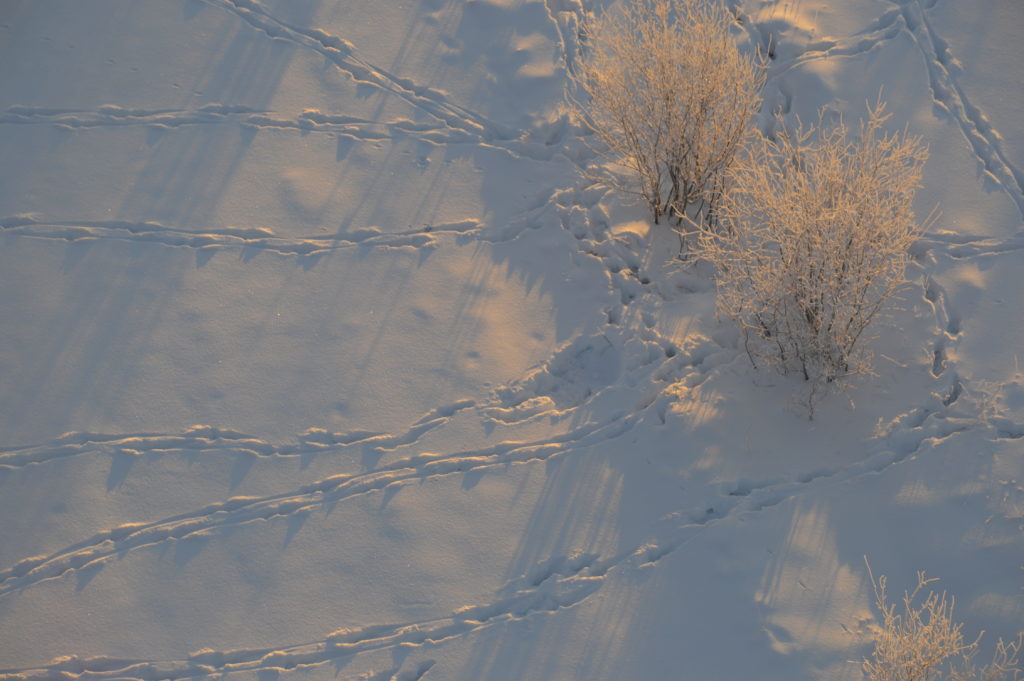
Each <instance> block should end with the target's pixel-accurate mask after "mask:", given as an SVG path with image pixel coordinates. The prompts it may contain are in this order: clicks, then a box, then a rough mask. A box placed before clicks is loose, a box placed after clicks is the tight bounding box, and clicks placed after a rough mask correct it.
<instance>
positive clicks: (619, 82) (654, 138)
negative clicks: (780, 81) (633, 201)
mask: <svg viewBox="0 0 1024 681" xmlns="http://www.w3.org/2000/svg"><path fill="white" fill-rule="evenodd" d="M733 21H734V19H733V16H732V15H731V14H730V13H729V12H728V11H727V10H726V9H725V8H724V7H722V6H721V5H720V4H717V3H716V2H713V1H712V0H634V1H633V2H631V3H629V4H628V5H627V6H626V7H625V8H624V9H622V10H619V11H617V12H606V13H604V14H602V15H600V16H599V17H598V18H597V19H596V20H593V21H591V22H590V23H589V25H587V26H586V27H585V29H584V37H585V39H586V44H587V50H586V52H585V53H584V55H583V57H582V59H581V60H580V62H579V66H580V69H579V74H578V84H579V86H580V88H581V90H582V92H583V94H584V95H585V97H583V98H582V100H576V102H575V104H576V112H577V115H578V117H579V118H580V119H581V120H582V121H583V123H584V125H586V126H587V127H588V128H589V129H590V130H592V131H593V132H594V133H595V135H596V137H597V140H598V145H597V147H596V148H597V149H598V151H599V153H600V154H601V155H602V156H603V158H605V159H606V161H609V162H610V165H611V167H606V168H605V169H604V171H603V172H602V174H601V175H600V178H601V179H603V180H604V181H606V182H608V183H609V184H611V185H612V186H614V187H616V188H617V189H619V190H621V191H624V192H628V193H630V194H634V195H638V196H640V197H641V198H642V200H643V201H644V202H645V203H646V204H647V205H648V206H649V207H650V210H651V213H652V214H653V216H654V222H655V223H658V221H659V219H660V218H661V216H662V215H664V214H666V213H668V214H673V213H675V214H679V215H682V214H685V213H686V211H688V210H689V211H690V216H691V217H694V218H697V219H698V220H702V219H704V218H706V217H707V216H708V214H709V212H710V211H711V209H712V206H713V204H714V201H715V199H716V197H717V195H718V192H719V191H720V189H721V181H722V177H723V173H724V171H725V170H726V168H728V167H729V164H730V163H731V162H732V159H733V157H734V156H735V154H736V151H737V149H738V148H739V146H740V143H741V142H742V140H743V139H744V138H745V137H746V136H747V134H748V132H749V130H750V129H751V118H752V116H753V114H754V113H756V112H757V110H758V109H759V108H760V105H761V95H760V91H761V88H762V86H763V84H764V69H763V68H762V67H761V66H760V65H759V64H757V63H756V62H755V61H754V60H753V59H751V58H749V57H745V56H744V55H742V54H741V53H740V51H739V48H738V46H737V44H736V41H735V40H734V39H733V37H732V35H731V34H730V27H731V26H732V24H733ZM623 169H625V170H626V171H627V173H626V178H625V179H623V177H622V172H621V171H622V170H623Z"/></svg>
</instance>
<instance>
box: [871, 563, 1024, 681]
mask: <svg viewBox="0 0 1024 681" xmlns="http://www.w3.org/2000/svg"><path fill="white" fill-rule="evenodd" d="M934 581H935V580H934V579H926V578H925V575H924V573H923V572H919V573H918V574H917V587H916V588H915V589H914V590H913V591H911V592H909V593H907V592H904V594H903V599H902V601H901V605H902V609H901V610H899V611H898V610H897V606H896V604H895V603H889V602H888V598H887V595H886V580H885V577H884V576H883V577H880V578H879V579H878V581H877V582H876V581H875V580H874V577H872V579H871V583H872V586H874V589H875V606H876V608H877V609H878V612H879V614H880V615H881V619H882V621H881V630H880V631H879V633H878V635H877V636H876V639H875V649H874V651H873V652H872V654H871V659H865V660H864V662H863V664H862V669H863V671H864V674H865V675H866V676H867V677H868V678H869V679H871V681H932V680H933V679H936V680H937V679H943V680H948V681H1017V680H1018V679H1020V674H1021V670H1020V669H1019V668H1018V667H1017V664H1018V659H1019V654H1020V650H1021V644H1022V642H1024V634H1022V636H1021V637H1019V638H1018V639H1017V640H1016V641H1013V642H1011V643H1005V642H1004V641H1003V640H1001V639H1000V640H999V642H998V643H997V644H996V650H995V654H994V655H993V658H992V662H991V663H989V664H987V665H984V666H982V667H977V666H975V665H974V664H973V658H974V657H975V655H976V654H977V652H978V642H979V640H980V639H981V636H980V635H979V636H978V638H977V639H975V640H974V641H972V642H970V643H967V642H966V641H965V639H964V636H963V633H962V628H963V625H962V624H959V623H955V622H954V621H953V605H954V602H953V599H952V598H950V597H948V596H947V594H946V592H945V591H943V592H942V593H936V592H934V591H929V592H928V593H927V594H926V595H923V597H921V598H920V600H919V596H922V593H921V592H922V590H923V589H924V588H925V587H926V586H927V585H928V584H930V583H931V582H934Z"/></svg>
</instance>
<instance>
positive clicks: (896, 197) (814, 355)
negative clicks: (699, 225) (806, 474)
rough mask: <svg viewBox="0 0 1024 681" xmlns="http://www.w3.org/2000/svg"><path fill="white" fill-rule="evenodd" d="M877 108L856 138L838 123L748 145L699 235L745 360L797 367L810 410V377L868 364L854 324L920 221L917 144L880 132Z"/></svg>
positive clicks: (861, 332)
mask: <svg viewBox="0 0 1024 681" xmlns="http://www.w3.org/2000/svg"><path fill="white" fill-rule="evenodd" d="M886 118H887V116H886V115H885V114H884V105H883V104H881V103H879V104H878V105H876V106H875V107H874V108H871V109H869V116H868V118H867V120H866V122H864V123H862V124H861V126H860V134H859V136H858V138H857V139H851V138H850V136H849V134H848V131H847V128H846V126H845V125H844V124H843V123H842V122H839V123H837V124H835V125H833V126H831V127H827V128H820V129H818V130H815V129H813V128H812V129H808V130H797V131H796V132H781V133H779V134H777V136H776V138H775V139H768V138H761V139H760V140H758V141H756V142H755V143H753V144H751V145H750V147H749V148H748V149H747V151H746V153H745V154H744V155H743V158H741V159H739V160H738V161H737V163H736V164H735V165H734V166H733V167H732V169H731V170H730V171H729V173H728V176H727V181H728V188H727V191H726V192H725V194H724V196H723V197H722V199H721V201H720V203H719V207H718V214H719V218H720V225H719V228H718V229H717V230H715V231H710V230H705V231H704V232H702V234H701V236H700V238H699V250H700V253H701V255H703V256H704V257H705V258H707V259H708V260H710V261H711V262H712V263H713V264H714V265H715V268H716V273H717V284H718V309H719V311H720V312H721V313H724V314H725V315H727V316H729V317H731V318H733V319H735V320H736V321H738V322H739V324H740V325H741V327H742V329H743V332H744V338H745V341H746V347H747V351H748V354H749V355H750V358H751V361H752V362H753V363H754V364H755V366H756V365H757V360H758V359H762V360H763V361H765V362H766V363H768V364H770V365H773V366H775V367H776V368H778V369H780V370H781V371H783V372H788V371H793V370H795V371H799V372H801V373H802V375H803V377H804V378H805V379H806V380H808V381H812V382H813V383H812V390H811V395H812V397H811V407H812V409H813V395H814V393H815V391H816V390H818V389H819V388H820V387H822V386H824V385H826V384H829V383H832V382H834V381H836V380H838V379H841V378H843V377H845V376H848V375H851V374H856V373H860V372H864V371H868V370H870V357H869V355H868V354H867V353H866V352H864V350H863V345H864V339H865V332H866V331H867V329H868V326H869V325H870V324H871V322H872V321H873V320H874V319H875V318H876V316H877V315H878V314H879V313H880V312H882V311H883V310H884V309H885V308H886V304H887V302H888V301H889V300H890V298H891V297H892V295H893V293H894V292H895V291H896V290H897V288H898V287H899V286H900V285H902V284H903V283H904V282H905V280H904V278H903V273H904V267H905V265H906V263H907V259H908V255H907V249H908V247H909V246H910V245H911V244H912V243H913V242H914V240H915V239H917V237H918V235H919V234H920V232H921V228H920V227H919V226H918V224H917V222H916V221H915V219H914V212H913V199H914V192H915V190H916V189H917V188H918V186H919V182H920V178H921V171H922V166H923V164H924V162H925V159H926V158H927V150H926V148H925V147H924V146H923V145H922V144H921V142H920V140H919V139H917V138H913V137H908V136H907V135H906V134H903V135H900V134H886V133H884V132H883V131H882V123H883V122H884V121H885V120H886ZM815 133H816V134H817V139H816V140H814V141H811V140H812V137H813V136H814V135H815Z"/></svg>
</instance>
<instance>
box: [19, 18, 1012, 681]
mask: <svg viewBox="0 0 1024 681" xmlns="http://www.w3.org/2000/svg"><path fill="white" fill-rule="evenodd" d="M605 4H607V3H605V2H603V0H595V1H594V2H591V1H589V0H584V1H583V3H582V4H581V3H580V0H543V1H539V0H259V1H258V2H257V1H254V0H202V1H200V0H147V1H143V0H92V1H90V2H79V1H77V0H66V1H57V0H52V1H47V2H37V1H35V0H21V1H17V0H5V1H4V2H3V3H0V63H2V64H3V65H4V66H3V68H2V69H0V150H2V158H3V166H2V169H0V291H2V293H0V521H2V522H0V679H4V680H5V681H14V680H15V679H40V680H44V679H45V680H47V681H51V680H52V681H57V680H61V681H106V680H108V679H110V680H112V679H142V680H145V681H156V680H157V679H171V680H178V679H186V678H187V679H200V680H202V679H213V678H221V677H229V678H231V679H256V680H257V681H276V680H277V679H281V681H307V680H308V681H313V680H315V679H323V680H324V681H327V680H335V681H355V680H356V679H360V680H363V681H389V680H394V681H413V680H415V679H421V678H422V679H428V680H436V681H442V680H444V681H448V680H451V681H479V680H488V681H504V680H509V681H511V680H513V679H515V680H520V679H531V680H536V681H561V680H580V681H583V680H586V681H596V680H608V681H631V680H637V681H641V680H648V679H652V680H653V679H700V680H717V679H721V680H723V681H730V680H736V679H754V678H756V679H762V680H764V681H768V680H774V679H778V680H780V681H781V680H783V679H786V680H790V681H791V680H794V679H835V680H838V679H860V678H861V671H860V667H859V660H860V659H861V658H862V657H863V656H864V655H866V654H868V653H869V652H870V649H871V647H870V643H871V635H872V628H873V627H874V626H875V625H876V623H877V622H876V619H875V616H874V614H873V611H872V607H871V602H872V593H871V585H870V582H869V580H868V576H867V571H866V568H865V558H867V560H868V561H870V564H871V566H872V569H873V570H874V572H875V574H876V575H877V574H885V575H888V576H889V579H890V585H891V587H892V588H893V590H894V591H897V592H898V591H901V590H902V589H903V588H907V587H912V586H913V585H914V581H915V571H917V570H927V572H928V573H929V574H930V575H932V576H937V577H941V579H942V581H941V582H940V585H939V586H941V587H944V588H946V589H948V590H949V591H950V592H951V593H953V594H955V596H956V598H957V609H956V615H957V619H958V620H960V621H963V622H964V623H965V633H966V634H968V635H969V636H973V635H976V634H977V633H978V632H980V631H981V630H983V629H984V630H986V631H987V633H986V636H985V639H983V649H984V650H986V651H987V650H988V649H989V647H990V644H991V643H993V642H994V640H995V639H996V638H998V637H1003V638H1006V639H1009V638H1013V637H1015V636H1016V635H1017V633H1018V632H1019V631H1021V630H1022V629H1024V571H1022V569H1024V368H1022V366H1021V362H1022V361H1024V342H1022V340H1021V339H1022V338H1024V191H1022V187H1024V118H1022V117H1021V115H1020V112H1021V110H1024V68H1022V67H1021V64H1024V42H1021V36H1024V6H1022V5H1021V3H1020V0H972V1H971V2H965V1H962V0H960V1H958V0H896V1H893V2H890V1H888V0H744V2H743V3H742V5H740V4H739V3H734V4H735V5H736V6H737V7H738V8H741V9H742V11H743V14H744V16H745V18H746V21H745V23H744V28H743V29H737V35H738V36H739V38H740V39H741V40H742V41H743V42H744V43H745V45H746V46H747V47H748V48H754V47H758V46H764V45H767V44H768V42H769V41H771V44H772V45H773V46H774V48H773V52H774V55H775V59H774V61H773V62H772V63H771V65H770V71H769V74H770V77H769V81H768V85H767V88H766V91H765V102H766V103H765V112H764V114H765V115H764V116H762V119H761V123H762V124H768V120H769V116H768V114H770V113H772V112H777V113H780V114H782V115H783V116H784V117H785V119H786V120H787V121H789V122H795V120H796V117H797V116H799V117H800V118H802V119H803V120H814V119H815V118H816V117H817V115H818V111H819V109H820V108H822V107H825V108H826V109H827V110H828V111H834V112H838V113H842V114H843V115H844V116H846V118H847V119H848V120H851V121H855V120H856V119H857V118H859V117H860V116H861V115H863V113H864V111H865V110H866V109H865V107H866V104H867V102H869V101H874V100H875V99H876V98H877V96H878V93H879V90H880V89H881V91H882V93H883V97H884V98H885V99H886V100H887V101H888V102H889V110H890V111H891V112H892V113H893V118H892V119H891V121H890V123H891V125H892V126H893V128H894V129H895V128H903V127H904V126H907V127H908V128H909V130H910V131H911V132H912V133H916V134H920V135H922V136H923V137H924V138H925V140H926V142H927V143H928V144H929V146H930V150H931V157H930V160H929V162H928V164H927V166H926V171H925V178H924V183H925V186H924V188H923V189H922V190H921V191H920V192H919V195H918V202H917V210H918V214H919V215H920V216H921V217H924V216H925V215H926V214H927V213H928V212H929V211H930V210H931V209H932V208H933V207H935V206H936V205H938V206H939V209H940V210H941V216H940V218H939V219H938V221H937V222H936V223H935V224H934V226H933V227H932V229H931V231H930V233H929V234H927V235H926V236H925V237H924V238H923V239H922V240H921V241H920V243H919V244H918V246H917V247H916V248H915V251H914V255H915V262H914V264H913V266H912V269H911V271H909V272H908V276H909V279H910V280H911V284H910V285H909V286H907V287H906V288H905V289H904V290H903V292H902V294H901V297H900V306H899V309H898V310H897V311H896V312H895V313H893V314H892V315H890V316H888V317H887V318H886V319H884V320H883V321H882V323H880V324H879V325H878V326H877V328H876V331H877V338H876V339H875V340H874V341H873V344H872V350H873V351H874V353H875V356H876V358H877V366H876V368H877V375H876V376H871V377H865V378H862V379H859V380H858V381H856V382H855V383H854V385H853V386H852V388H851V389H850V390H849V391H848V392H846V393H844V394H841V395H834V396H831V397H829V398H827V399H825V400H824V401H823V402H822V403H821V404H820V405H819V406H818V411H817V414H816V418H815V420H813V421H808V420H807V418H806V415H805V413H804V412H803V411H802V409H801V407H800V406H799V404H798V402H799V398H800V394H801V390H802V386H801V385H800V381H798V380H795V379H791V378H789V377H781V376H777V375H775V374H771V373H764V372H761V373H759V372H757V371H755V370H753V368H752V367H751V366H750V363H749V362H748V360H747V357H746V355H745V353H744V352H743V350H742V347H741V344H738V343H737V341H738V336H737V332H736V331H735V329H734V328H732V326H731V325H730V324H728V323H725V322H720V321H718V320H717V319H716V317H715V314H714V291H713V284H712V283H711V280H710V279H709V278H708V277H707V273H706V272H703V271H702V270H701V268H700V267H694V266H693V265H692V264H688V263H684V262H681V261H679V260H677V259H676V255H677V252H678V246H679V244H678V240H677V239H676V237H675V236H674V235H673V234H672V233H670V232H669V231H667V230H666V229H664V228H663V227H661V228H652V227H651V226H649V225H648V223H647V220H646V215H645V213H644V211H643V209H642V208H640V207H637V206H633V205H629V204H628V203H625V202H624V201H623V200H622V198H621V197H619V196H617V195H614V194H612V193H610V192H608V191H607V190H606V189H604V188H601V187H598V186H594V185H592V184H590V183H589V182H588V181H587V180H585V179H583V178H582V176H581V175H580V174H579V172H578V168H579V165H580V163H583V162H585V161H586V159H587V158H588V154H589V153H590V152H589V151H588V150H587V147H586V145H585V144H584V141H583V140H582V139H581V136H580V130H579V129H577V128H576V127H574V126H573V125H572V123H571V121H570V120H569V118H568V117H567V116H566V113H565V111H566V106H565V102H564V94H565V91H566V88H567V87H568V83H569V78H568V75H567V74H569V73H570V72H571V71H572V69H573V66H574V63H575V60H576V59H577V55H578V53H579V49H580V45H579V38H578V29H579V25H580V22H581V19H582V17H583V16H584V14H586V13H589V12H593V11H595V10H597V9H599V8H600V7H601V6H604V5H605ZM986 642H987V643H988V644H989V646H986V645H984V643H986Z"/></svg>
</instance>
